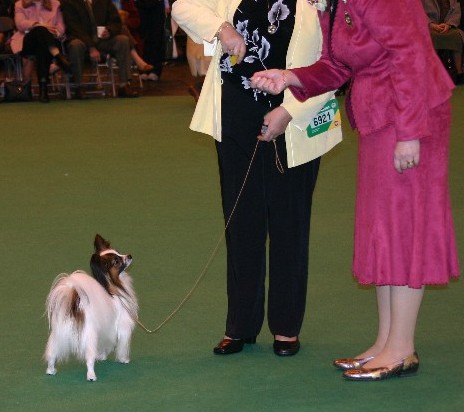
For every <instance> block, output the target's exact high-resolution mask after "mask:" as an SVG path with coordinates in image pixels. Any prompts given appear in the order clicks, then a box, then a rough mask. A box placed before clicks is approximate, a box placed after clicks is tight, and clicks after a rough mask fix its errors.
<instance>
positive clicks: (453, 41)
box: [422, 0, 464, 84]
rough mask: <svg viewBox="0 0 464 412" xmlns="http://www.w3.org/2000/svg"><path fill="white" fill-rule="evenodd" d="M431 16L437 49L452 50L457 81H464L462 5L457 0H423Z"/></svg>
mask: <svg viewBox="0 0 464 412" xmlns="http://www.w3.org/2000/svg"><path fill="white" fill-rule="evenodd" d="M422 3H423V4H424V9H425V13H426V14H427V17H428V18H429V29H430V34H431V35H432V42H433V47H435V49H436V50H442V49H444V50H452V51H453V57H454V63H455V65H456V71H457V81H456V83H458V84H460V83H464V75H463V70H462V52H463V46H464V32H463V31H462V30H460V29H459V28H458V27H459V25H460V23H461V5H460V3H459V2H458V1H457V0H422Z"/></svg>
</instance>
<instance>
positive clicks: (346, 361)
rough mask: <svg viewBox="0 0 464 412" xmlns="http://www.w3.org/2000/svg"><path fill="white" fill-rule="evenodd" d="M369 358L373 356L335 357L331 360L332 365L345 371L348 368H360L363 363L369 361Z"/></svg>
mask: <svg viewBox="0 0 464 412" xmlns="http://www.w3.org/2000/svg"><path fill="white" fill-rule="evenodd" d="M371 359H374V357H373V356H368V357H367V358H342V359H335V360H334V361H333V366H335V367H336V368H337V369H341V370H342V371H347V370H350V369H360V368H361V367H362V366H363V365H365V364H366V363H367V362H369V361H370V360H371Z"/></svg>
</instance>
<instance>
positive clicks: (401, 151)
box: [393, 139, 420, 173]
mask: <svg viewBox="0 0 464 412" xmlns="http://www.w3.org/2000/svg"><path fill="white" fill-rule="evenodd" d="M393 157H394V159H393V163H394V167H395V169H396V171H397V172H398V173H403V170H406V169H412V168H414V167H416V166H418V165H419V160H420V141H419V140H418V139H416V140H408V141H404V142H397V143H396V147H395V153H394V156H393Z"/></svg>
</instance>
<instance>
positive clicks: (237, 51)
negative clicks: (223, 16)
mask: <svg viewBox="0 0 464 412" xmlns="http://www.w3.org/2000/svg"><path fill="white" fill-rule="evenodd" d="M219 41H220V42H221V46H222V51H223V52H224V53H228V54H229V55H230V56H237V64H240V63H241V62H242V60H243V58H244V57H245V52H246V47H245V41H244V40H243V37H242V36H241V35H240V34H239V33H238V32H237V30H235V28H234V26H232V25H231V24H230V23H229V24H226V25H225V26H224V27H223V28H222V30H221V32H220V33H219Z"/></svg>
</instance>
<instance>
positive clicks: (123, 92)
mask: <svg viewBox="0 0 464 412" xmlns="http://www.w3.org/2000/svg"><path fill="white" fill-rule="evenodd" d="M118 97H124V98H126V97H128V98H130V97H139V94H138V93H137V92H136V91H134V90H132V89H131V88H130V86H129V85H128V84H126V85H125V86H122V87H120V88H119V90H118Z"/></svg>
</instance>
